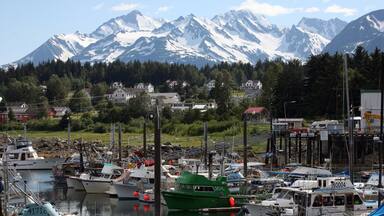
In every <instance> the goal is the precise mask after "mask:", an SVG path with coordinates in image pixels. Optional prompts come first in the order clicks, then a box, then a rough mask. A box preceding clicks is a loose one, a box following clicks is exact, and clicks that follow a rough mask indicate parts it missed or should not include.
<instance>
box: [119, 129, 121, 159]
mask: <svg viewBox="0 0 384 216" xmlns="http://www.w3.org/2000/svg"><path fill="white" fill-rule="evenodd" d="M119 162H120V163H121V124H120V123H119Z"/></svg>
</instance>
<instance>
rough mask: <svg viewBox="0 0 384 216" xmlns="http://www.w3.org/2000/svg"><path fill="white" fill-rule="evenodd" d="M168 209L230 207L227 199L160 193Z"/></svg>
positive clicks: (173, 192)
mask: <svg viewBox="0 0 384 216" xmlns="http://www.w3.org/2000/svg"><path fill="white" fill-rule="evenodd" d="M162 194H163V197H164V199H165V202H166V204H167V207H168V209H178V210H190V209H204V208H224V207H230V204H229V197H219V196H214V195H203V194H202V195H198V194H193V195H191V194H188V193H182V192H176V191H163V192H162Z"/></svg>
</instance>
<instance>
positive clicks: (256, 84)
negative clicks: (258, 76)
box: [241, 80, 263, 90]
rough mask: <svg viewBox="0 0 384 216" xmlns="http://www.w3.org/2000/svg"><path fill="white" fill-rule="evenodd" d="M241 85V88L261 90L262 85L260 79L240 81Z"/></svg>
mask: <svg viewBox="0 0 384 216" xmlns="http://www.w3.org/2000/svg"><path fill="white" fill-rule="evenodd" d="M241 87H242V88H243V89H255V90H261V89H262V87H263V84H262V83H261V82H260V80H248V81H247V82H245V83H242V84H241Z"/></svg>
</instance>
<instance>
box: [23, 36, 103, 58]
mask: <svg viewBox="0 0 384 216" xmlns="http://www.w3.org/2000/svg"><path fill="white" fill-rule="evenodd" d="M96 41H97V39H95V38H93V37H91V36H89V35H87V34H82V33H79V32H75V33H73V34H59V35H54V36H53V37H51V38H50V39H48V40H47V41H46V42H45V43H43V44H42V45H41V46H39V47H38V48H37V49H36V50H34V51H33V52H31V53H30V54H28V55H27V56H25V57H23V58H22V59H20V60H18V61H17V62H16V63H17V64H25V63H28V62H32V63H39V62H44V61H47V60H54V59H60V60H62V61H67V60H68V59H69V58H72V57H73V56H75V55H78V54H79V53H80V52H81V51H82V50H83V49H84V48H85V47H87V46H89V45H90V44H92V43H94V42H96Z"/></svg>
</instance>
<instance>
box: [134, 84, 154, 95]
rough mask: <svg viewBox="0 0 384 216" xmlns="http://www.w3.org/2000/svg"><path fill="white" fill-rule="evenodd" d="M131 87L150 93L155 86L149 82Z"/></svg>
mask: <svg viewBox="0 0 384 216" xmlns="http://www.w3.org/2000/svg"><path fill="white" fill-rule="evenodd" d="M133 88H135V89H142V90H144V91H145V92H147V93H152V92H154V91H155V87H154V86H153V85H152V84H151V83H148V84H147V83H138V84H136V85H135V86H134V87H133Z"/></svg>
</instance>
